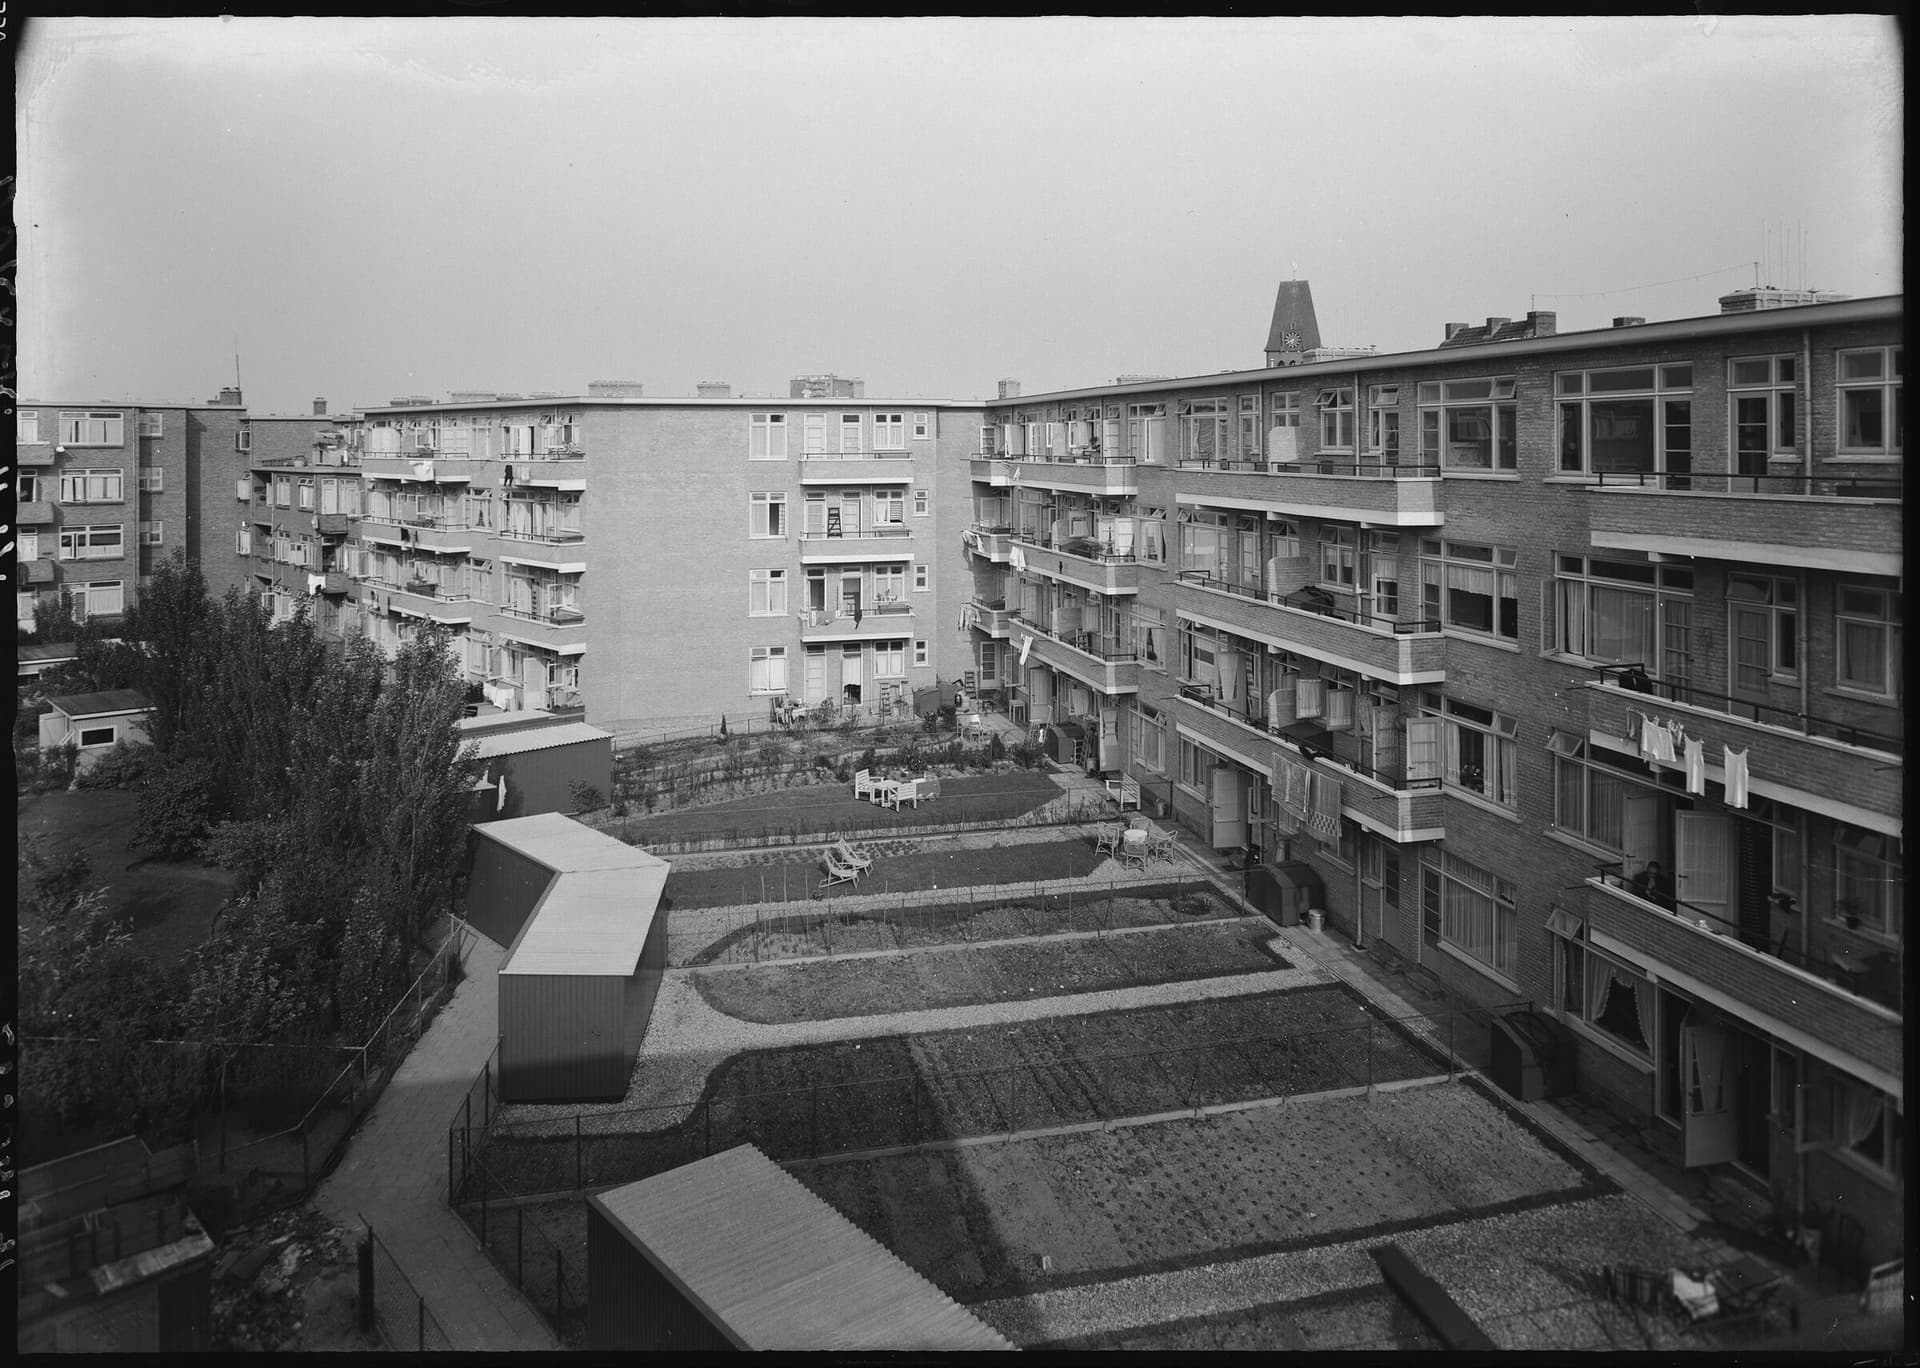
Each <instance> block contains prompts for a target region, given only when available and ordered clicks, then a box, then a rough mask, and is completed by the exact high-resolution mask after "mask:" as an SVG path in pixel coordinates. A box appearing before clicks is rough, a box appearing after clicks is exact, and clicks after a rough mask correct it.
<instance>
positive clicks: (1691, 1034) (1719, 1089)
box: [1680, 1026, 1740, 1168]
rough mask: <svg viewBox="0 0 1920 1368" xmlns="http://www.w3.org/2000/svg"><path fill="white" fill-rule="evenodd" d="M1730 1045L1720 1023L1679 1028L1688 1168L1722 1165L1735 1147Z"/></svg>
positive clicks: (1736, 1124) (1737, 1129) (1736, 1115)
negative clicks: (1717, 1024) (1719, 1025)
mask: <svg viewBox="0 0 1920 1368" xmlns="http://www.w3.org/2000/svg"><path fill="white" fill-rule="evenodd" d="M1730 1047H1731V1042H1730V1041H1729V1039H1728V1035H1727V1032H1726V1031H1725V1030H1723V1029H1722V1028H1720V1027H1717V1026H1682V1027H1681V1028H1680V1079H1681V1083H1682V1088H1683V1091H1684V1093H1685V1099H1684V1111H1685V1118H1684V1121H1683V1123H1682V1124H1683V1126H1684V1128H1685V1136H1686V1140H1685V1148H1686V1165H1687V1167H1688V1168H1697V1167H1699V1166H1700V1165H1702V1164H1721V1163H1726V1162H1727V1161H1729V1160H1731V1159H1733V1158H1734V1157H1735V1155H1736V1154H1737V1152H1738V1150H1739V1144H1740V1117H1739V1113H1738V1112H1737V1111H1736V1110H1735V1109H1734V1105H1733V1098H1732V1091H1733V1090H1732V1087H1731V1075H1732V1070H1731V1069H1730V1068H1729V1064H1730V1062H1731V1061H1730V1055H1731V1053H1732V1051H1731V1048H1730Z"/></svg>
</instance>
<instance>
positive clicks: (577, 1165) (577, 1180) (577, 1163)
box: [573, 1112, 586, 1187]
mask: <svg viewBox="0 0 1920 1368" xmlns="http://www.w3.org/2000/svg"><path fill="white" fill-rule="evenodd" d="M585 1143H586V1142H585V1141H584V1140H582V1139H581V1137H580V1113H579V1112H575V1113H574V1114H573V1185H574V1186H575V1187H585V1186H586V1181H585V1179H583V1178H582V1177H581V1173H582V1170H583V1169H584V1167H585V1165H584V1163H583V1157H582V1154H581V1150H582V1148H583V1147H584V1145H585Z"/></svg>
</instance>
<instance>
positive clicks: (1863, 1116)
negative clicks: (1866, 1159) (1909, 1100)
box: [1841, 1082, 1886, 1149]
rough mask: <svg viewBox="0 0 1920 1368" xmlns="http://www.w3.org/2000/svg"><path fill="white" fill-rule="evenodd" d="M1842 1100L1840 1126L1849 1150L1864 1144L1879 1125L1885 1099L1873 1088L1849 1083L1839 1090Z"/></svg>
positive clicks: (1884, 1107)
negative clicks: (1842, 1109)
mask: <svg viewBox="0 0 1920 1368" xmlns="http://www.w3.org/2000/svg"><path fill="white" fill-rule="evenodd" d="M1841 1096H1842V1098H1843V1099H1844V1103H1843V1105H1844V1111H1843V1113H1842V1116H1841V1126H1842V1128H1843V1130H1844V1133H1845V1135H1846V1140H1847V1147H1848V1148H1849V1149H1854V1148H1857V1147H1858V1146H1860V1145H1862V1144H1864V1143H1865V1142H1866V1140H1867V1138H1868V1137H1869V1136H1871V1135H1872V1134H1873V1128H1874V1127H1875V1126H1877V1125H1879V1124H1880V1117H1881V1113H1882V1112H1883V1111H1885V1109H1886V1099H1885V1098H1884V1097H1883V1096H1881V1094H1880V1092H1879V1091H1878V1090H1877V1089H1874V1088H1865V1087H1862V1086H1860V1085H1859V1084H1857V1083H1852V1082H1849V1083H1847V1084H1846V1085H1845V1086H1844V1087H1843V1088H1842V1089H1841Z"/></svg>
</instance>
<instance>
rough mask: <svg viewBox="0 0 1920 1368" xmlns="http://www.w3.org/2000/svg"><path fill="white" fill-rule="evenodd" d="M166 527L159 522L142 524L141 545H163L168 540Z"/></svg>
mask: <svg viewBox="0 0 1920 1368" xmlns="http://www.w3.org/2000/svg"><path fill="white" fill-rule="evenodd" d="M165 526H166V525H165V524H164V523H158V522H143V523H141V524H140V544H141V545H142V546H159V545H161V544H162V543H163V542H164V541H165V540H166V535H165Z"/></svg>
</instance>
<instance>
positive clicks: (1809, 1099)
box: [1795, 1059, 1906, 1182]
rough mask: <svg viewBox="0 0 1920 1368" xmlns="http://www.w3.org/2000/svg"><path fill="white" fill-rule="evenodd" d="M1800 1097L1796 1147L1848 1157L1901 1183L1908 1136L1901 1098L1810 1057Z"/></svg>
mask: <svg viewBox="0 0 1920 1368" xmlns="http://www.w3.org/2000/svg"><path fill="white" fill-rule="evenodd" d="M1797 1101H1798V1106H1797V1112H1798V1116H1797V1127H1796V1128H1797V1130H1798V1135H1797V1137H1796V1139H1795V1148H1796V1149H1799V1150H1810V1149H1819V1150H1826V1151H1829V1152H1831V1153H1834V1154H1839V1155H1843V1156H1845V1157H1846V1158H1847V1159H1848V1160H1850V1161H1852V1162H1853V1163H1856V1164H1859V1165H1861V1166H1863V1167H1865V1168H1867V1169H1869V1170H1870V1171H1871V1172H1872V1173H1873V1175H1874V1176H1875V1177H1877V1178H1880V1179H1882V1180H1883V1181H1889V1182H1891V1181H1898V1179H1899V1177H1900V1175H1901V1174H1902V1173H1903V1172H1904V1171H1905V1169H1904V1160H1905V1154H1904V1150H1905V1140H1906V1136H1905V1126H1904V1122H1903V1120H1902V1118H1901V1115H1900V1104H1899V1102H1898V1101H1897V1100H1896V1099H1894V1098H1893V1097H1891V1096H1889V1095H1888V1094H1886V1093H1883V1092H1881V1091H1880V1090H1879V1089H1878V1088H1874V1087H1870V1086H1869V1085H1867V1084H1865V1083H1862V1082H1860V1081H1859V1080H1858V1079H1855V1078H1852V1077H1850V1076H1848V1075H1847V1074H1843V1073H1841V1072H1840V1071H1839V1070H1837V1069H1833V1068H1829V1067H1828V1066H1827V1065H1826V1064H1824V1063H1822V1062H1821V1061H1819V1060H1817V1059H1809V1060H1808V1061H1807V1078H1806V1082H1805V1083H1804V1084H1803V1085H1802V1086H1801V1088H1800V1089H1799V1095H1798V1099H1797Z"/></svg>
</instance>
